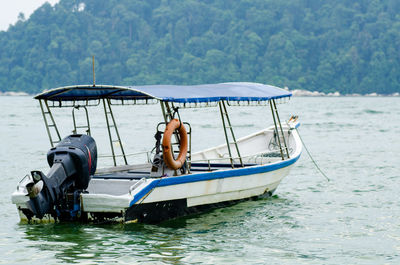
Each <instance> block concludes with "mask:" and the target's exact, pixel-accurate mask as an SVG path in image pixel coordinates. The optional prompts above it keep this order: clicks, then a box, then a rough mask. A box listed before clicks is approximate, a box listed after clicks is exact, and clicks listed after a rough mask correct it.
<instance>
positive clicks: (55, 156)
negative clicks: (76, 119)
mask: <svg viewBox="0 0 400 265" xmlns="http://www.w3.org/2000/svg"><path fill="white" fill-rule="evenodd" d="M47 161H48V163H49V166H50V170H49V172H48V174H47V176H46V175H45V174H43V173H42V172H41V171H32V172H31V174H32V179H33V182H32V183H30V184H28V185H27V187H26V188H27V190H28V195H29V197H30V200H29V201H28V208H29V209H30V210H31V211H32V214H33V215H35V216H36V217H38V218H42V217H43V216H44V215H45V214H47V213H51V214H55V213H58V214H60V213H65V212H71V211H72V209H69V208H73V209H75V208H76V205H75V204H74V203H73V204H74V205H72V206H71V204H70V203H69V202H66V201H65V198H66V197H67V196H65V195H66V194H67V193H70V194H74V196H79V194H80V192H82V191H83V190H85V189H87V187H88V185H89V182H90V179H91V176H92V175H93V174H94V173H95V171H96V165H97V147H96V142H95V140H94V139H93V138H92V137H90V136H88V135H81V134H75V135H69V136H67V137H65V138H64V139H63V140H62V141H61V142H60V143H59V144H58V145H57V146H56V147H54V148H52V149H50V150H49V152H48V153H47ZM74 200H75V201H76V198H74ZM71 213H72V212H71ZM71 215H73V214H71Z"/></svg>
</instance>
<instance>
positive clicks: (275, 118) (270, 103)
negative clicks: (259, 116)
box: [269, 99, 289, 160]
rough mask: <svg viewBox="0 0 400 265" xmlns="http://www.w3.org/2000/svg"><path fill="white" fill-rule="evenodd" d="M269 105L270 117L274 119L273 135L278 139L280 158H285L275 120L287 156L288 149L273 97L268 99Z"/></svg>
mask: <svg viewBox="0 0 400 265" xmlns="http://www.w3.org/2000/svg"><path fill="white" fill-rule="evenodd" d="M269 105H270V107H271V113H272V118H273V119H274V126H275V135H276V138H277V139H278V145H279V151H280V152H281V157H282V160H285V155H284V154H283V148H282V143H281V136H279V130H278V125H277V120H278V123H279V127H280V132H281V133H282V141H283V142H284V144H285V147H286V153H287V157H288V158H289V152H288V149H287V146H286V141H285V135H284V133H283V130H282V124H281V122H280V119H279V115H278V110H277V109H276V104H275V101H274V100H273V99H271V100H270V101H269ZM275 116H276V117H275Z"/></svg>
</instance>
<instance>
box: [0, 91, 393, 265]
mask: <svg viewBox="0 0 400 265" xmlns="http://www.w3.org/2000/svg"><path fill="white" fill-rule="evenodd" d="M278 107H279V109H280V112H281V117H282V118H288V117H289V115H290V114H298V115H299V116H300V121H301V123H302V125H301V127H300V133H301V135H302V137H303V139H304V141H305V142H306V144H307V146H308V148H309V149H310V151H311V152H312V153H313V155H314V158H315V159H316V160H317V161H318V163H319V166H320V167H321V168H322V169H323V170H324V171H325V173H326V174H327V175H328V176H329V177H330V179H331V181H330V182H327V181H326V179H325V178H324V177H323V176H321V175H320V174H319V173H318V172H317V170H316V169H315V167H314V166H313V164H312V163H311V161H310V159H309V158H308V157H307V154H306V153H305V152H303V155H302V158H301V159H300V160H299V161H298V163H297V164H296V165H295V167H294V168H293V170H292V171H291V173H290V175H289V176H288V177H287V178H285V179H284V180H283V182H282V183H281V185H280V186H279V188H278V190H277V191H276V194H275V195H274V196H273V197H272V198H268V199H259V200H256V201H248V202H243V203H240V204H237V205H235V206H232V207H227V208H223V209H217V210H213V211H211V212H209V213H205V214H202V215H197V216H192V217H189V218H181V219H178V220H174V221H169V222H166V223H163V224H161V225H158V226H153V225H141V224H132V225H121V224H114V225H87V224H47V225H24V224H19V219H18V215H17V211H16V209H15V208H14V205H12V204H11V202H10V195H11V193H12V192H13V190H14V189H15V187H16V184H17V182H18V181H19V180H20V179H21V177H23V176H24V175H25V174H26V173H28V172H29V171H30V170H32V169H41V170H44V171H45V172H46V171H47V169H46V168H47V165H46V161H45V155H46V153H47V150H48V149H49V143H48V139H47V135H46V132H45V129H44V125H43V122H42V120H41V113H40V109H39V107H38V104H37V102H35V101H34V100H32V99H30V98H28V97H0V113H1V114H0V115H1V119H0V136H1V138H0V139H1V141H0V148H1V153H0V168H1V169H0V173H1V174H0V175H1V180H2V184H1V185H0V209H1V226H0V264H60V263H79V264H99V263H104V264H135V263H144V264H146V263H148V264H157V263H158V264H192V263H194V264H221V263H233V264H239V263H242V264H265V263H268V264H399V263H400V221H399V220H400V200H399V195H398V194H399V189H400V181H399V180H400V163H399V161H400V155H399V153H398V152H399V150H400V138H399V137H400V98H385V97H379V98H362V97H354V98H351V97H349V98H293V99H292V100H291V101H290V102H289V103H288V104H285V105H279V106H278ZM116 109H118V108H116ZM138 110H143V111H147V112H149V111H150V112H151V113H152V115H144V114H141V113H140V112H139V111H138ZM230 111H231V112H232V114H233V115H232V122H233V123H234V125H236V127H237V134H238V135H239V136H243V135H246V134H248V133H251V132H254V131H256V130H259V129H261V128H262V127H264V126H265V125H267V124H268V123H270V122H271V120H270V119H269V118H266V117H267V116H266V115H268V113H269V112H268V111H267V110H263V109H262V108H261V109H260V108H231V109H230ZM190 112H191V113H189V112H188V111H183V112H182V117H183V118H184V119H185V120H188V121H191V122H192V126H193V132H194V133H193V146H194V147H193V148H195V149H197V150H198V149H199V148H206V147H209V146H211V145H213V144H217V143H221V142H223V139H224V138H223V133H222V131H221V130H220V129H219V128H220V123H221V121H220V120H219V118H218V116H216V115H215V113H216V112H215V109H204V110H195V111H194V112H193V111H190ZM100 114H101V113H98V114H97V116H96V117H95V118H94V119H93V120H91V123H92V124H93V135H94V136H95V137H96V140H97V141H98V144H99V146H101V147H100V149H101V150H100V152H101V153H102V152H106V151H108V149H106V148H104V147H103V146H104V143H106V141H107V136H106V134H105V131H102V132H101V133H97V134H96V133H95V132H94V131H95V129H99V127H101V125H102V123H104V121H103V119H102V116H101V115H100ZM69 115H70V110H68V111H65V112H63V113H61V118H60V123H59V125H60V124H64V125H67V126H70V125H71V120H70V119H69V117H68V116H69ZM160 115H161V111H160V109H159V107H158V106H149V107H135V108H131V109H130V108H128V111H119V112H118V111H117V113H116V116H117V119H119V120H120V121H121V134H122V137H123V139H126V140H125V141H124V143H125V145H126V147H127V149H128V147H135V148H136V151H144V150H147V149H148V148H151V147H152V145H153V143H154V142H153V135H154V132H155V124H156V123H157V122H159V121H161V119H160V117H161V116H160ZM268 117H269V116H268ZM137 120H138V122H135V121H137ZM132 124H133V125H134V126H136V127H133V125H132ZM69 128H70V127H69ZM135 128H136V129H135ZM67 133H69V132H68V131H67V130H66V131H63V132H62V134H63V135H66V134H67ZM138 139H140V140H139V141H138Z"/></svg>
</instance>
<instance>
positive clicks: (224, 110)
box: [218, 100, 244, 168]
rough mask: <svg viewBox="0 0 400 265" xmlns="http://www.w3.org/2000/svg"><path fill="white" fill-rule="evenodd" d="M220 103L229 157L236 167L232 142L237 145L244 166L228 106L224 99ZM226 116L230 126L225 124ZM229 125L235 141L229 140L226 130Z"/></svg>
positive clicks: (237, 151)
mask: <svg viewBox="0 0 400 265" xmlns="http://www.w3.org/2000/svg"><path fill="white" fill-rule="evenodd" d="M218 103H219V110H220V112H221V119H222V125H223V127H224V133H225V140H226V146H227V147H228V152H229V159H230V160H231V165H232V168H234V167H235V161H234V158H233V156H232V151H231V146H230V145H231V144H234V145H235V147H236V153H237V155H238V158H239V160H240V165H241V166H242V167H244V164H243V160H242V156H241V155H240V152H239V147H238V145H237V142H236V138H235V134H234V133H233V128H232V124H231V121H230V119H229V115H228V111H227V109H226V106H225V102H224V101H223V100H221V101H219V102H218ZM225 118H226V122H227V124H228V126H226V124H225ZM227 127H228V128H229V129H230V132H231V136H232V139H233V142H229V137H228V133H227V132H226V128H227Z"/></svg>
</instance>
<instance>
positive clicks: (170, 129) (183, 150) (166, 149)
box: [162, 119, 188, 170]
mask: <svg viewBox="0 0 400 265" xmlns="http://www.w3.org/2000/svg"><path fill="white" fill-rule="evenodd" d="M177 129H178V130H179V138H180V143H179V145H180V148H179V155H178V158H177V159H176V160H175V159H174V156H173V154H172V148H171V137H172V134H173V133H174V131H175V130H177ZM162 149H163V158H164V162H165V164H166V165H167V167H168V168H170V169H173V170H176V169H179V168H181V167H182V166H183V164H184V163H185V160H186V155H187V149H188V138H187V133H186V129H185V126H183V124H182V123H181V122H180V121H179V120H178V119H173V120H171V121H170V122H169V123H168V124H167V126H166V127H165V131H164V136H163V141H162Z"/></svg>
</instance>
